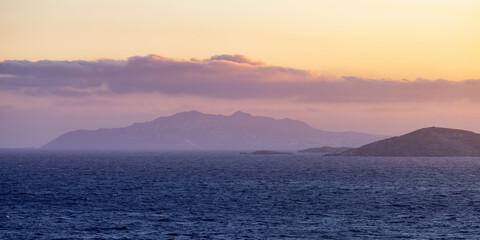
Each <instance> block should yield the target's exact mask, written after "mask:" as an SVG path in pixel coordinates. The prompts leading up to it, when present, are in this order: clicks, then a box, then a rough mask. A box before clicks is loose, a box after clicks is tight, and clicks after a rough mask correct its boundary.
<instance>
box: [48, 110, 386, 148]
mask: <svg viewBox="0 0 480 240" xmlns="http://www.w3.org/2000/svg"><path fill="white" fill-rule="evenodd" d="M383 138H385V136H380V135H372V134H365V133H357V132H328V131H320V130H317V129H315V128H313V127H310V126H309V125H307V124H306V123H303V122H301V121H298V120H292V119H288V118H286V119H274V118H270V117H260V116H252V115H250V114H248V113H244V112H236V113H234V114H233V115H231V116H224V115H213V114H203V113H201V112H198V111H190V112H182V113H177V114H175V115H172V116H168V117H160V118H157V119H155V120H153V121H151V122H145V123H135V124H133V125H131V126H128V127H125V128H101V129H98V130H78V131H72V132H68V133H65V134H63V135H60V136H59V137H57V138H56V139H54V140H53V141H51V142H49V143H48V144H46V145H45V146H44V147H43V148H45V149H124V150H187V149H190V150H194V149H199V150H213V149H222V150H256V149H272V150H288V149H302V148H306V147H310V146H318V145H321V146H322V145H329V146H352V147H358V146H361V145H363V144H366V143H370V142H373V141H376V140H379V139H383Z"/></svg>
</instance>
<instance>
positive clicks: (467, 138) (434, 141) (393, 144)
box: [337, 127, 480, 157]
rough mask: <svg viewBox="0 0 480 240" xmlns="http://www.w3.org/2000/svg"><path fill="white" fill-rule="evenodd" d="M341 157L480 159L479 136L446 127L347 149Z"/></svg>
mask: <svg viewBox="0 0 480 240" xmlns="http://www.w3.org/2000/svg"><path fill="white" fill-rule="evenodd" d="M337 155H340V156H401V157H416V156H424V157H449V156H457V157H464V156H476V157H480V134H477V133H474V132H469V131H464V130H458V129H449V128H438V127H430V128H423V129H420V130H417V131H414V132H411V133H408V134H405V135H403V136H399V137H392V138H388V139H385V140H381V141H377V142H374V143H370V144H367V145H365V146H362V147H360V148H355V149H351V150H347V151H345V152H342V153H340V154H337Z"/></svg>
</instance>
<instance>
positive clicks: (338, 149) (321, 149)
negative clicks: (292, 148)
mask: <svg viewBox="0 0 480 240" xmlns="http://www.w3.org/2000/svg"><path fill="white" fill-rule="evenodd" d="M350 149H352V148H350V147H319V148H307V149H303V150H300V151H298V152H299V153H341V152H344V151H347V150H350Z"/></svg>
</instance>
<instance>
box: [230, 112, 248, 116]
mask: <svg viewBox="0 0 480 240" xmlns="http://www.w3.org/2000/svg"><path fill="white" fill-rule="evenodd" d="M251 116H252V115H251V114H250V113H246V112H242V111H236V112H235V113H234V114H232V117H251Z"/></svg>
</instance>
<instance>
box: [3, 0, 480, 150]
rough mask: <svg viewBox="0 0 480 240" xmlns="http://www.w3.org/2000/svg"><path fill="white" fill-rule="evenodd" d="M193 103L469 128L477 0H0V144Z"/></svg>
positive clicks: (479, 82) (479, 16) (351, 125)
mask: <svg viewBox="0 0 480 240" xmlns="http://www.w3.org/2000/svg"><path fill="white" fill-rule="evenodd" d="M192 109H195V110H199V111H202V112H205V113H214V114H226V115H230V114H232V113H233V112H235V111H237V110H242V111H245V112H249V113H252V114H254V115H264V116H272V117H275V118H285V117H289V118H293V119H298V120H302V121H305V122H306V123H308V124H310V125H312V126H314V127H316V128H318V129H322V130H331V131H350V130H352V131H362V132H368V133H377V134H387V135H397V134H403V133H407V132H409V131H412V130H415V129H417V128H422V127H428V126H441V127H451V128H461V129H465V130H471V131H475V132H478V133H480V124H478V123H479V122H480V1H477V0H362V1H357V0H329V1H326V0H325V1H322V0H310V1H308V0H295V1H294V0H291V1H282V0H271V1H264V0H256V1H249V0H243V1H225V0H222V1H221V0H210V1H197V0H175V1H157V0H155V1H154V0H136V1H133V0H132V1H126V0H96V1H93V0H91V1H90V0H81V1H80V0H65V1H59V0H57V1H53V0H43V1H36V0H30V1H26V0H0V147H30V146H35V147H38V146H41V145H43V144H45V143H46V142H48V141H50V140H52V139H53V138H54V137H56V136H58V135H59V134H61V133H64V132H66V131H70V130H75V129H96V128H100V127H120V126H126V125H129V124H131V123H133V122H144V121H150V120H153V119H154V118H157V117H159V116H165V115H170V114H173V113H176V112H180V111H187V110H192Z"/></svg>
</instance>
